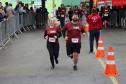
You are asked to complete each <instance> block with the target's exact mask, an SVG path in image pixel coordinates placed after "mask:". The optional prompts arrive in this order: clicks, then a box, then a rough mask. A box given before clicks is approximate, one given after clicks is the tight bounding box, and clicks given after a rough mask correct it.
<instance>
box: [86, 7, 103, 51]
mask: <svg viewBox="0 0 126 84" xmlns="http://www.w3.org/2000/svg"><path fill="white" fill-rule="evenodd" d="M87 22H88V24H89V33H90V36H89V38H90V51H89V53H93V49H94V48H93V47H94V45H93V44H94V39H95V40H96V48H97V47H98V39H99V36H100V30H101V28H102V20H101V17H100V16H99V15H98V13H97V10H96V9H95V8H94V9H93V10H92V14H91V15H89V16H88V18H87Z"/></svg>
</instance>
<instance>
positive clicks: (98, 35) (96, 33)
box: [95, 30, 100, 49]
mask: <svg viewBox="0 0 126 84" xmlns="http://www.w3.org/2000/svg"><path fill="white" fill-rule="evenodd" d="M99 37H100V31H99V30H96V31H95V40H96V49H97V48H98V40H99Z"/></svg>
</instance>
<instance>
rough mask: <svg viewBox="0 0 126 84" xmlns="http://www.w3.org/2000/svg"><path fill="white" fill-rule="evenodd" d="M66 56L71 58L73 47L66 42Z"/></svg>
mask: <svg viewBox="0 0 126 84" xmlns="http://www.w3.org/2000/svg"><path fill="white" fill-rule="evenodd" d="M66 51H67V56H68V57H70V58H71V59H72V58H73V48H72V44H71V43H66Z"/></svg>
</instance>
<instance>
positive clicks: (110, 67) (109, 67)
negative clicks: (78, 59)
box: [104, 47, 118, 76]
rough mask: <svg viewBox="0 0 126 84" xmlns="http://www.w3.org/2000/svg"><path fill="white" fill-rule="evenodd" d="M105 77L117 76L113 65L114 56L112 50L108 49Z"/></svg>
mask: <svg viewBox="0 0 126 84" xmlns="http://www.w3.org/2000/svg"><path fill="white" fill-rule="evenodd" d="M104 74H105V76H117V74H118V73H117V69H116V65H115V56H114V52H113V48H112V47H109V50H108V57H107V62H106V68H105V72H104Z"/></svg>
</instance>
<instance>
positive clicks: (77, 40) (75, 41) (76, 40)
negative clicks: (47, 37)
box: [71, 38, 79, 43]
mask: <svg viewBox="0 0 126 84" xmlns="http://www.w3.org/2000/svg"><path fill="white" fill-rule="evenodd" d="M71 40H72V43H78V42H79V38H72V39H71Z"/></svg>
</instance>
